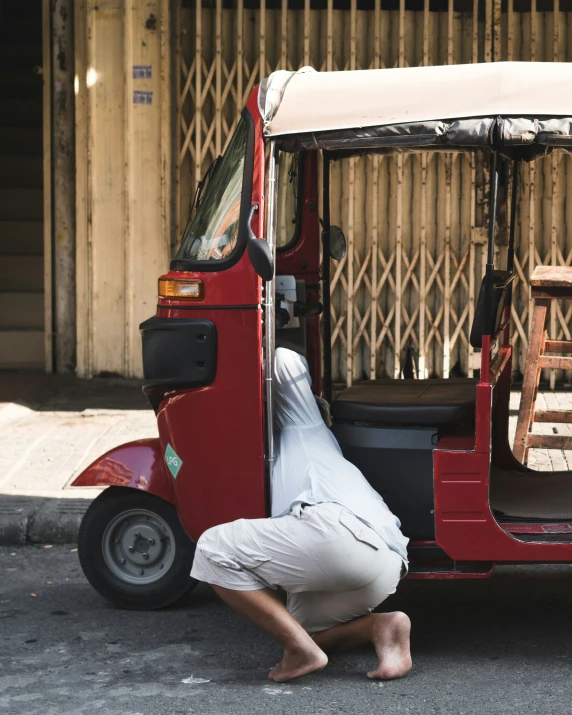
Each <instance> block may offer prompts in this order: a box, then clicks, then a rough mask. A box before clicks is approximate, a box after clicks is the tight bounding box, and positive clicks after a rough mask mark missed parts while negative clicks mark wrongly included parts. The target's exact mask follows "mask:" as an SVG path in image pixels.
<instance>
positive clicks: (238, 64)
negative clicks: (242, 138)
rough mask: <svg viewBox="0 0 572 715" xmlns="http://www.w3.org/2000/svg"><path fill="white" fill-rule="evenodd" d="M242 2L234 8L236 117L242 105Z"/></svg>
mask: <svg viewBox="0 0 572 715" xmlns="http://www.w3.org/2000/svg"><path fill="white" fill-rule="evenodd" d="M243 36H244V0H238V3H237V6H236V115H237V116H238V115H239V113H240V111H241V109H242V106H243V104H244V89H243V72H244V49H243Z"/></svg>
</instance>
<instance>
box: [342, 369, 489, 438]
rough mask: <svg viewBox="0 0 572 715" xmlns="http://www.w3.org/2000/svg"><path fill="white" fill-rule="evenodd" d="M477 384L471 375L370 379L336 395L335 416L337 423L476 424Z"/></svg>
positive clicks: (444, 428) (441, 426)
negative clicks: (438, 377) (430, 378)
mask: <svg viewBox="0 0 572 715" xmlns="http://www.w3.org/2000/svg"><path fill="white" fill-rule="evenodd" d="M476 385H477V381H476V380H472V379H468V378H450V379H437V380H391V379H381V380H366V381H364V382H358V383H356V384H355V385H352V387H349V388H347V389H346V390H344V391H343V392H342V393H340V394H339V395H338V396H337V397H336V398H335V400H334V401H333V402H332V418H333V420H334V422H359V423H366V424H372V425H387V426H391V427H399V426H402V427H435V428H438V429H439V431H449V428H456V427H457V426H459V425H473V424H474V420H475V400H476Z"/></svg>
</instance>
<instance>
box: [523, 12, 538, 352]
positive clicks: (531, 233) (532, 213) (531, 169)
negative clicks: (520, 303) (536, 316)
mask: <svg viewBox="0 0 572 715" xmlns="http://www.w3.org/2000/svg"><path fill="white" fill-rule="evenodd" d="M536 36H537V13H536V0H531V5H530V61H531V62H535V61H536ZM535 228H536V166H535V162H534V161H531V162H529V164H528V278H529V280H530V277H531V275H532V272H533V271H534V268H535V265H536V241H535ZM533 312H534V300H533V298H532V295H531V292H530V291H528V331H527V333H528V335H530V330H531V327H532V315H533ZM525 350H526V346H525V345H523V346H522V351H523V353H522V358H523V364H524V358H525V357H526V355H525Z"/></svg>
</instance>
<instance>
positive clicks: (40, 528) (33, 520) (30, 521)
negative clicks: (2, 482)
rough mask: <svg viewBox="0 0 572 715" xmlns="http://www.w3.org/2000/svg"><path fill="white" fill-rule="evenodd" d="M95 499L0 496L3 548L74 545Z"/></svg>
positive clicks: (0, 542)
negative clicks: (36, 545) (83, 519)
mask: <svg viewBox="0 0 572 715" xmlns="http://www.w3.org/2000/svg"><path fill="white" fill-rule="evenodd" d="M91 502H92V499H47V498H42V497H12V496H8V495H2V496H0V546H22V545H25V544H75V543H77V536H78V532H79V525H80V523H81V520H82V518H83V515H84V514H85V512H86V510H87V509H88V507H89V505H90V504H91Z"/></svg>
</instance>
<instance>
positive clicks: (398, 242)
mask: <svg viewBox="0 0 572 715" xmlns="http://www.w3.org/2000/svg"><path fill="white" fill-rule="evenodd" d="M397 62H398V66H399V67H404V66H405V0H399V57H398V60H397ZM396 161H397V167H396V174H397V187H396V192H395V203H396V220H395V328H394V336H395V357H394V364H393V377H394V378H399V376H400V374H401V318H402V316H401V311H402V308H401V306H402V298H403V296H402V291H403V285H402V281H403V278H402V274H401V268H402V261H403V244H402V238H403V234H402V229H403V154H399V155H398V156H397V160H396Z"/></svg>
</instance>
